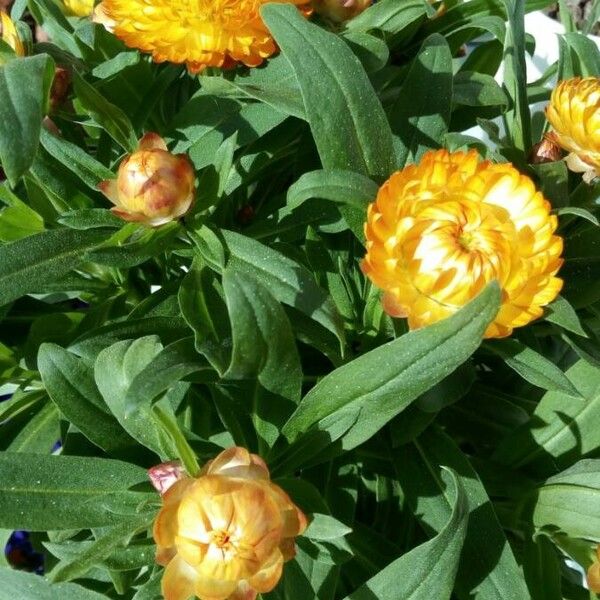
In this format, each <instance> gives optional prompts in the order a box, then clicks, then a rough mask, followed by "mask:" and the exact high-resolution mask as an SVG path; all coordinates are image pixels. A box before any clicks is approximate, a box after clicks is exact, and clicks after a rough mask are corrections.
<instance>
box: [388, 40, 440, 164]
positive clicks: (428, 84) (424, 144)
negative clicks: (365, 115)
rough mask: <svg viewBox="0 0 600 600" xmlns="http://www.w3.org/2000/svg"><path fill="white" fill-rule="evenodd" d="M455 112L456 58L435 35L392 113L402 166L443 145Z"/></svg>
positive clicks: (416, 62) (413, 67) (414, 65)
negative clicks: (453, 66)
mask: <svg viewBox="0 0 600 600" xmlns="http://www.w3.org/2000/svg"><path fill="white" fill-rule="evenodd" d="M415 98H419V101H418V102H415ZM451 110H452V54H451V53H450V48H449V46H448V42H446V40H445V39H444V38H443V37H442V36H441V35H439V34H434V35H432V36H430V37H428V38H427V39H426V40H425V42H424V43H423V46H422V47H421V50H420V51H419V54H417V56H416V58H415V59H414V60H413V62H412V63H411V67H410V70H409V72H408V75H407V76H406V79H405V80H404V82H403V84H402V88H401V89H400V92H399V94H398V98H397V99H396V102H395V103H394V105H393V106H392V107H391V108H390V110H389V114H390V122H391V125H392V131H393V132H394V135H395V137H396V140H395V141H396V142H397V148H396V154H397V155H398V163H399V164H400V166H404V165H405V164H406V163H407V162H415V161H418V160H419V159H420V158H421V156H422V155H423V153H424V152H425V151H426V150H429V149H431V148H439V147H440V146H441V145H442V143H443V140H444V136H445V135H446V134H447V133H448V127H449V124H450V112H451Z"/></svg>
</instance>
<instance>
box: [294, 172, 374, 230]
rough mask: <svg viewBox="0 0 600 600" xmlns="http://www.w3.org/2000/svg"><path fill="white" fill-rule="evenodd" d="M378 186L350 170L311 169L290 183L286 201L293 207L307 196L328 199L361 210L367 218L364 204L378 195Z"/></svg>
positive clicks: (307, 197) (306, 198) (308, 197)
mask: <svg viewBox="0 0 600 600" xmlns="http://www.w3.org/2000/svg"><path fill="white" fill-rule="evenodd" d="M378 189H379V187H378V186H377V184H376V183H375V182H374V181H372V180H371V179H369V178H368V177H365V176H364V175H360V174H359V173H354V172H352V171H335V170H334V171H326V170H322V171H311V172H309V173H305V174H304V175H302V177H300V179H298V181H296V183H294V184H293V185H292V186H290V188H289V189H288V193H287V204H288V206H290V207H295V206H298V205H299V204H302V203H303V202H305V201H306V200H309V199H310V198H321V199H323V200H331V201H332V202H336V203H339V204H342V205H348V206H352V207H354V208H357V209H359V210H361V211H362V212H363V213H364V220H366V209H367V206H368V204H369V203H370V202H373V200H374V199H375V197H376V196H377V191H378Z"/></svg>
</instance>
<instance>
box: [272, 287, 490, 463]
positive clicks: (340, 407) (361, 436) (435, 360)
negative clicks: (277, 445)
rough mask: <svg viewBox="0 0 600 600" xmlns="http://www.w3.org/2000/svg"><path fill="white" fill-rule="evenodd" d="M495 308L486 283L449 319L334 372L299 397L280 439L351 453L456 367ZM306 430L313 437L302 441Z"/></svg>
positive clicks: (476, 341) (478, 338)
mask: <svg viewBox="0 0 600 600" xmlns="http://www.w3.org/2000/svg"><path fill="white" fill-rule="evenodd" d="M499 306H500V292H499V288H498V285H497V284H496V283H492V284H490V285H488V287H487V288H486V289H485V290H484V291H483V292H482V293H481V294H480V295H479V296H478V297H477V298H476V299H475V300H473V301H472V302H470V303H469V304H468V305H466V306H465V307H463V308H462V309H461V310H459V311H458V312H457V313H456V314H455V315H452V316H451V317H449V318H447V319H444V320H443V321H440V322H438V323H435V324H433V325H431V326H429V327H425V328H424V329H420V330H417V331H413V332H411V333H408V334H406V335H404V336H402V337H400V338H399V339H397V340H395V341H393V342H389V343H388V344H385V345H383V346H381V347H379V348H376V349H375V350H371V351H370V352H368V353H366V354H364V355H362V356H360V357H358V358H356V359H354V360H353V361H352V362H350V363H348V364H346V365H344V366H342V367H339V368H338V369H336V370H335V371H333V372H332V373H330V374H329V375H327V376H326V377H324V378H323V379H322V380H321V381H320V382H319V383H318V384H317V385H316V386H315V387H314V388H313V389H312V390H311V391H310V392H309V393H308V394H307V395H306V396H305V397H304V398H303V400H302V402H301V403H300V405H299V407H298V409H297V410H296V412H295V413H294V414H293V415H292V417H291V418H290V420H289V421H288V422H287V423H286V424H285V426H284V428H283V434H284V435H285V436H286V438H287V439H288V440H289V441H290V442H294V441H296V440H298V441H299V443H303V442H306V445H307V446H308V447H307V448H306V450H305V451H306V453H307V455H309V454H311V453H316V452H318V451H319V450H320V449H322V445H323V443H326V444H331V443H332V442H333V441H335V440H336V439H337V438H340V437H341V438H342V440H341V442H342V447H343V448H344V449H350V448H354V447H355V446H357V445H359V444H360V443H362V442H364V441H365V440H367V439H369V438H370V437H371V436H372V435H373V434H374V433H376V432H377V431H378V430H379V429H381V427H383V425H385V423H387V422H388V421H390V420H391V419H392V418H393V417H395V416H396V415H397V414H398V413H400V412H401V411H402V410H404V409H405V408H406V407H407V406H409V405H410V403H411V402H412V401H413V400H415V399H416V398H417V397H418V396H420V395H421V394H422V393H423V392H425V391H427V390H428V389H429V388H430V387H432V386H434V385H435V384H436V383H437V382H438V381H441V380H442V379H443V378H444V377H446V376H447V375H449V374H450V373H452V371H454V369H456V367H458V366H459V365H460V364H462V363H463V362H464V361H465V360H466V359H467V358H468V357H469V356H470V355H471V354H472V353H473V352H474V351H475V350H476V349H477V347H478V346H479V344H480V342H481V339H482V337H483V333H484V332H485V330H486V328H487V326H488V325H489V324H490V322H491V321H492V320H493V319H494V318H495V316H496V314H497V312H498V308H499ZM344 421H345V422H346V425H345V428H344V429H343V430H342V429H341V427H342V423H343V422H344ZM311 428H312V433H313V435H308V436H305V437H307V439H306V440H303V439H302V438H303V434H306V432H308V431H309V430H311ZM313 437H316V438H317V439H318V440H319V441H320V444H319V443H317V439H312V438H313ZM325 440H326V442H325Z"/></svg>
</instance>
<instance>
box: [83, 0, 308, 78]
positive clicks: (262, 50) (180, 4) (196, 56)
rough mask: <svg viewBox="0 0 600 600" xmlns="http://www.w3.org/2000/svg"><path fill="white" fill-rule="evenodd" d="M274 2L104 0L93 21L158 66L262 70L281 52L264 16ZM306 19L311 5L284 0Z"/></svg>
mask: <svg viewBox="0 0 600 600" xmlns="http://www.w3.org/2000/svg"><path fill="white" fill-rule="evenodd" d="M272 1H274V0H198V1H197V2H192V3H190V2H187V1H186V0H103V2H102V3H101V4H99V5H98V6H97V7H96V9H95V13H94V20H95V21H96V22H98V23H101V24H103V25H104V26H105V27H106V28H107V29H108V30H109V31H112V32H113V33H114V34H115V35H116V36H117V37H118V38H119V39H121V40H122V41H123V42H125V44H127V46H129V47H131V48H138V49H139V50H142V51H143V52H149V53H151V54H152V58H153V59H154V60H155V61H156V62H172V63H185V64H186V65H187V68H188V70H189V71H190V72H191V73H199V72H200V71H202V70H203V69H205V68H206V67H224V68H227V67H231V66H234V65H235V64H236V63H241V64H244V65H246V66H249V67H255V66H257V65H260V64H261V63H262V62H263V60H264V59H265V58H267V57H268V56H271V55H272V54H273V53H274V52H275V51H276V49H277V47H276V45H275V42H274V41H273V38H272V36H271V34H270V33H269V31H268V29H267V28H266V26H265V24H264V23H263V20H262V18H261V16H260V7H261V6H262V5H263V4H267V3H268V2H272ZM283 1H284V2H286V3H288V4H295V5H297V6H298V7H299V8H300V9H301V10H302V11H303V12H304V13H305V14H309V12H310V0H283Z"/></svg>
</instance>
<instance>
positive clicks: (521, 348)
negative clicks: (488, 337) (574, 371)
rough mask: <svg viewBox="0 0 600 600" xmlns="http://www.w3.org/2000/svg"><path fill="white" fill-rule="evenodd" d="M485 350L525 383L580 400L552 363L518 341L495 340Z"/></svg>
mask: <svg viewBox="0 0 600 600" xmlns="http://www.w3.org/2000/svg"><path fill="white" fill-rule="evenodd" d="M487 348H489V349H490V350H491V351H492V352H493V353H494V354H497V355H498V356H501V357H502V358H503V359H504V362H505V363H506V364H507V365H508V366H509V367H510V368H511V369H513V370H514V371H515V372H516V373H518V374H519V375H520V376H521V377H522V378H523V379H525V381H529V383H531V384H533V385H536V386H538V387H541V388H542V389H545V390H549V391H560V392H563V393H565V394H568V395H569V396H572V397H573V398H577V399H581V394H580V393H579V392H578V391H577V388H576V387H575V386H574V385H573V384H572V383H571V382H570V381H569V379H568V378H567V376H566V375H565V374H564V373H563V372H562V371H561V370H560V369H559V368H558V367H557V366H556V365H555V364H554V363H553V362H551V361H549V360H548V359H547V358H546V357H545V356H543V355H541V354H540V353H539V352H536V351H535V350H532V349H531V348H529V347H528V346H525V345H524V344H522V343H521V342H519V341H518V340H514V339H507V340H495V341H493V342H489V343H488V344H487Z"/></svg>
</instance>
